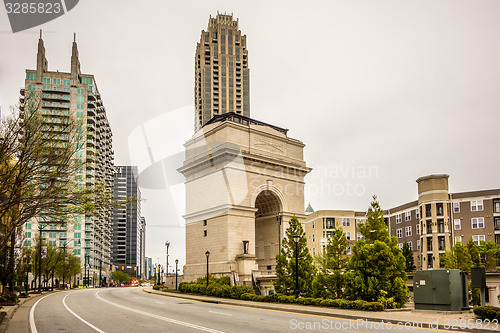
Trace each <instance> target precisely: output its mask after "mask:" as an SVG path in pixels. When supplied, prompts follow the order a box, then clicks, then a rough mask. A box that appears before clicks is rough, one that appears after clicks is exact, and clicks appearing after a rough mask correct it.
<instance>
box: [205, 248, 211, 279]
mask: <svg viewBox="0 0 500 333" xmlns="http://www.w3.org/2000/svg"><path fill="white" fill-rule="evenodd" d="M205 255H206V256H207V287H208V257H210V251H207V252H205Z"/></svg>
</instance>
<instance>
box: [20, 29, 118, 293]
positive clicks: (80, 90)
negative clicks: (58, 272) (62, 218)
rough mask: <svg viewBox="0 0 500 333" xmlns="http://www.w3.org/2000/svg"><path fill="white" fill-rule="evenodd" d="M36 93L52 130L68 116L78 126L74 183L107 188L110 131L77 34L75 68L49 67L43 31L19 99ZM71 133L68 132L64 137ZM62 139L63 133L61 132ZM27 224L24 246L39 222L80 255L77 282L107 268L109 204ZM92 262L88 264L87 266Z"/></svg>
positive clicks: (94, 278) (95, 278)
mask: <svg viewBox="0 0 500 333" xmlns="http://www.w3.org/2000/svg"><path fill="white" fill-rule="evenodd" d="M33 96H36V97H37V98H40V99H41V100H40V102H41V108H39V110H38V111H36V112H41V113H42V115H43V121H44V124H46V125H47V127H48V128H54V124H56V127H57V123H60V122H61V121H62V120H64V118H67V119H73V120H74V121H75V124H76V143H75V144H76V152H75V154H74V160H73V165H74V173H73V175H72V177H71V178H72V179H70V180H69V181H72V182H74V183H75V186H76V188H78V189H82V188H84V187H86V186H93V185H96V184H101V185H104V186H105V187H107V188H108V189H109V190H111V188H112V184H113V160H114V152H113V148H112V134H111V128H110V126H109V122H108V119H107V116H106V109H105V108H104V106H103V102H102V100H101V95H100V93H99V90H98V89H97V84H96V81H95V78H94V75H92V74H83V73H82V72H81V71H80V60H79V55H78V47H77V44H76V36H75V40H74V41H73V48H72V55H71V72H69V73H65V72H59V71H49V70H48V61H47V58H46V57H45V46H44V43H43V39H42V35H41V32H40V39H39V40H38V54H37V66H36V70H31V69H27V70H26V80H25V87H24V89H21V101H22V102H23V101H24V100H25V98H28V97H29V98H31V97H33ZM68 135H70V134H69V133H67V134H66V136H68ZM63 137H64V135H63ZM30 222H31V223H26V225H25V234H24V236H25V240H24V245H25V246H31V245H34V244H35V237H36V233H37V230H38V226H39V224H40V225H42V227H43V232H42V237H43V238H44V239H45V242H46V243H47V244H48V245H49V246H64V247H66V246H67V250H68V251H70V250H71V251H72V253H73V254H74V255H76V256H78V257H80V260H81V263H82V274H80V276H78V277H77V281H76V283H77V284H83V283H84V281H83V278H84V275H83V274H84V272H87V274H88V275H87V276H88V277H89V281H88V283H89V284H91V285H92V284H94V285H98V284H99V274H100V272H101V273H102V276H105V275H106V274H107V272H108V271H109V270H108V268H109V265H110V250H111V208H102V209H100V210H99V212H98V213H97V214H94V215H93V216H87V215H85V214H76V215H71V216H68V218H67V223H63V224H61V223H50V222H51V221H50V217H46V216H40V217H38V218H35V219H33V220H32V221H30ZM85 263H86V264H87V265H88V268H87V269H85V268H86V267H87V266H86V265H85Z"/></svg>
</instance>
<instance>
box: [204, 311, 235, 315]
mask: <svg viewBox="0 0 500 333" xmlns="http://www.w3.org/2000/svg"><path fill="white" fill-rule="evenodd" d="M208 312H212V313H217V314H221V315H225V316H232V314H229V313H224V312H217V311H208Z"/></svg>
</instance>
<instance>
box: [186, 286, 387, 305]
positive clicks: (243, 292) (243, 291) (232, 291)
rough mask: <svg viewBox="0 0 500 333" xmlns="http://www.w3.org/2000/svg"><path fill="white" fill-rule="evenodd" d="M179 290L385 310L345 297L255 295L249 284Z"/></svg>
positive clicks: (233, 296)
mask: <svg viewBox="0 0 500 333" xmlns="http://www.w3.org/2000/svg"><path fill="white" fill-rule="evenodd" d="M179 291H180V292H182V293H192V294H202V295H207V296H216V297H225V298H233V299H241V300H244V301H254V302H274V303H289V304H302V305H315V306H323V307H330V308H340V309H355V310H364V311H383V310H384V306H383V305H382V303H380V302H367V301H362V300H357V301H348V300H345V299H323V298H311V297H301V298H295V297H294V296H286V295H280V294H273V295H267V296H264V295H255V293H254V291H253V289H252V288H250V287H247V286H229V285H220V284H209V285H208V287H207V286H206V285H203V284H198V283H185V282H183V283H181V284H180V285H179Z"/></svg>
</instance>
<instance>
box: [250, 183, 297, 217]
mask: <svg viewBox="0 0 500 333" xmlns="http://www.w3.org/2000/svg"><path fill="white" fill-rule="evenodd" d="M264 191H270V192H271V193H273V194H275V195H276V196H277V197H278V199H279V200H280V203H281V211H282V212H288V203H287V201H286V199H285V196H284V195H283V193H282V192H281V191H280V189H279V188H278V187H276V186H274V185H272V184H269V183H268V184H262V185H260V186H259V187H257V188H256V189H255V190H254V192H253V193H252V200H251V205H252V208H255V201H256V200H257V196H258V195H259V194H260V193H262V192H264Z"/></svg>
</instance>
